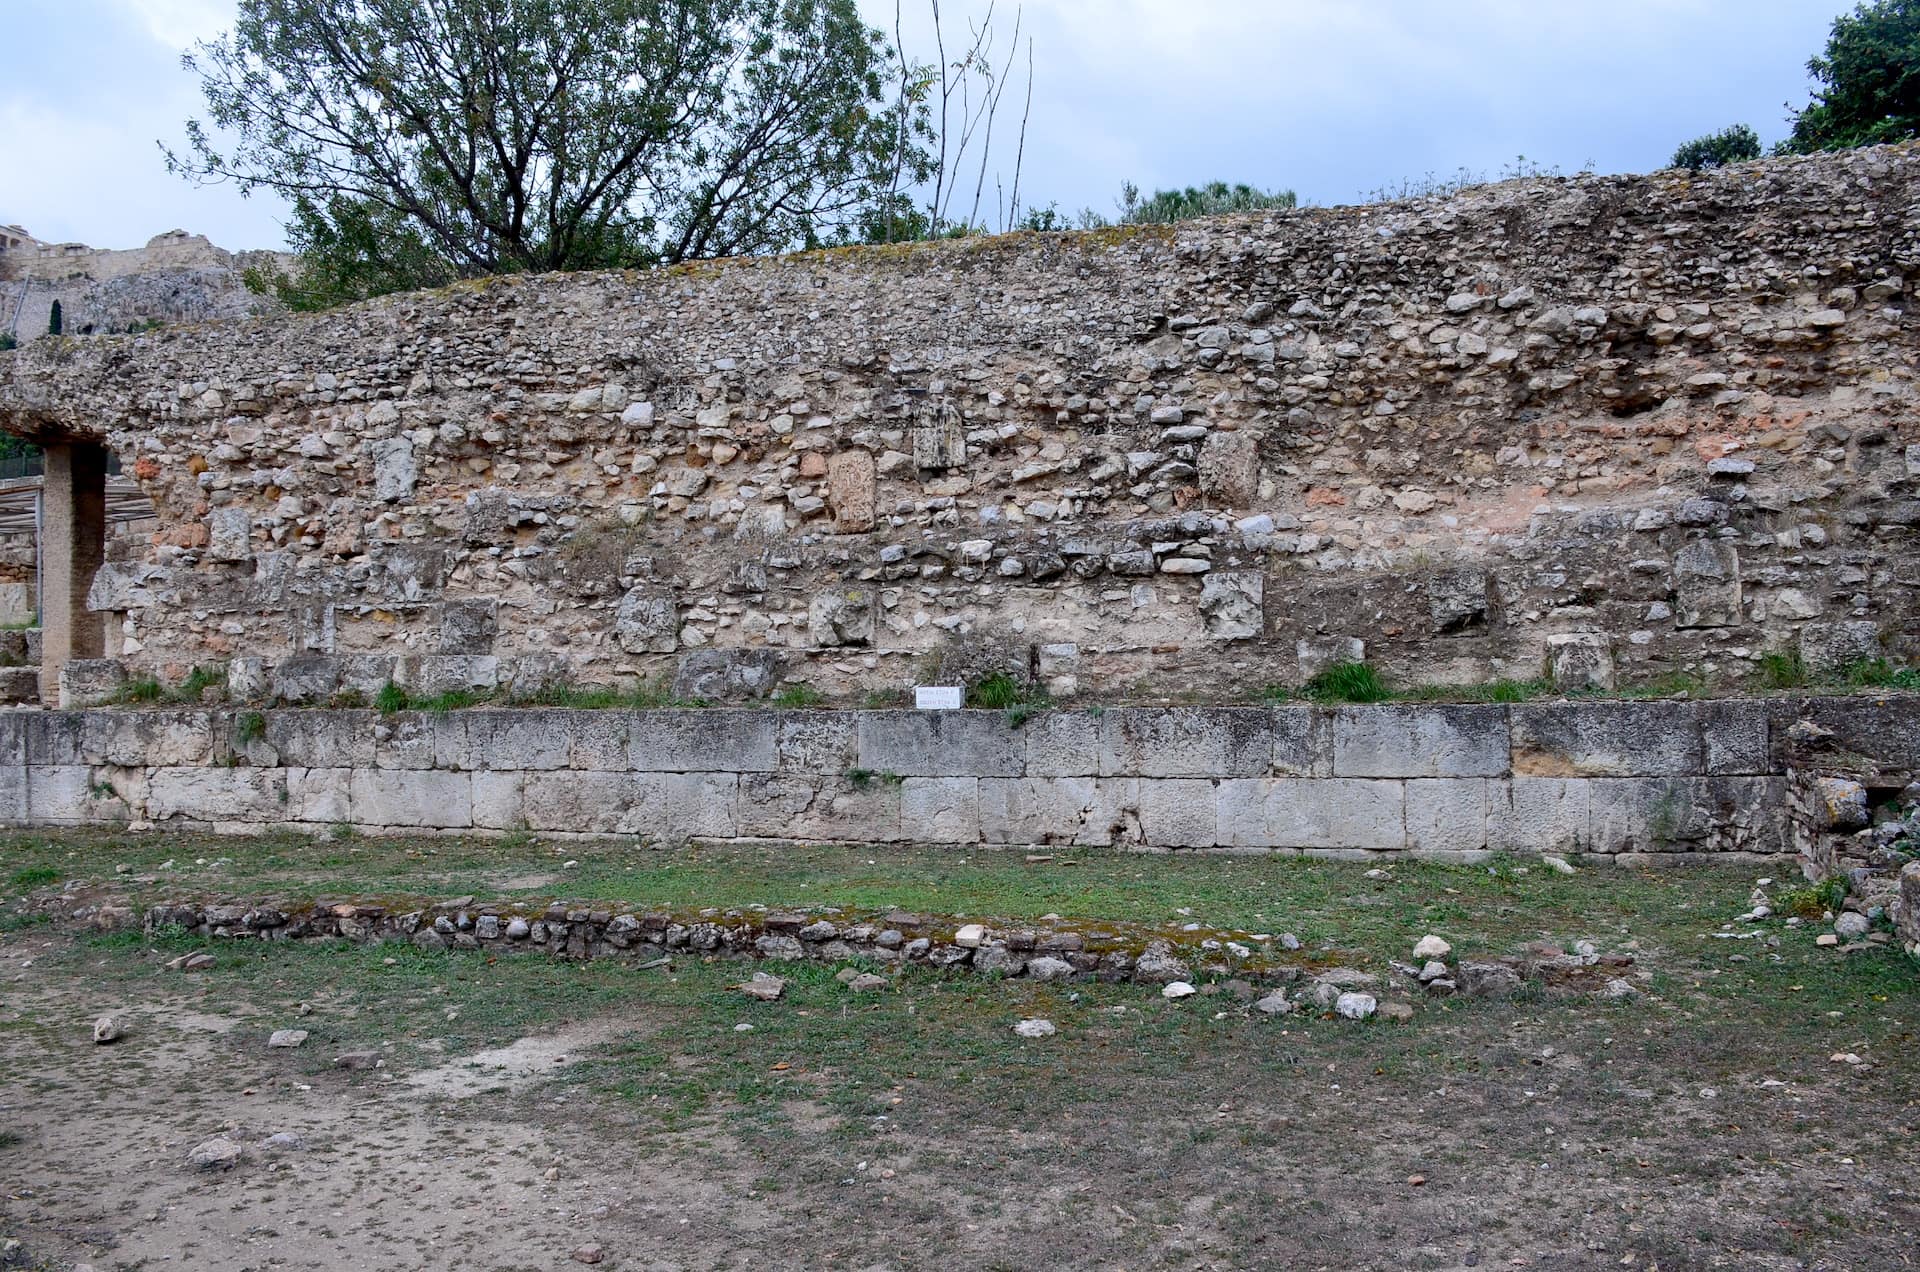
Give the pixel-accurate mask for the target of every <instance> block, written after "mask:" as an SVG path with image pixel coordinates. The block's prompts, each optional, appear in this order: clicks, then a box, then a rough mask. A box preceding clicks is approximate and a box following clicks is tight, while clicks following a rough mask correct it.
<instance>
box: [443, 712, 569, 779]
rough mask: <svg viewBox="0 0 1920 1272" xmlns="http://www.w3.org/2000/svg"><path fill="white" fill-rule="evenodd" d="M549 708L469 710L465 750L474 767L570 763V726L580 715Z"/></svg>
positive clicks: (553, 766) (542, 766)
mask: <svg viewBox="0 0 1920 1272" xmlns="http://www.w3.org/2000/svg"><path fill="white" fill-rule="evenodd" d="M585 714H589V713H585V712H576V711H562V710H552V709H539V710H510V711H469V712H467V713H466V716H467V749H468V755H469V756H470V757H471V762H472V766H473V767H474V768H476V769H489V770H504V769H558V768H566V767H568V766H569V765H570V764H572V762H573V726H574V722H575V721H576V720H578V719H579V718H580V717H581V716H582V715H585Z"/></svg>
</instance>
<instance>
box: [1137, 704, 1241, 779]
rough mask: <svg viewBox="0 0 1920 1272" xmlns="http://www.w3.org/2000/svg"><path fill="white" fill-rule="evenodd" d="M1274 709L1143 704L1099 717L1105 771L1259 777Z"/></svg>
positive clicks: (1174, 775) (1143, 774)
mask: <svg viewBox="0 0 1920 1272" xmlns="http://www.w3.org/2000/svg"><path fill="white" fill-rule="evenodd" d="M1273 758H1274V713H1273V712H1272V711H1270V710H1268V709H1267V708H1264V707H1165V708H1162V707H1150V708H1149V707H1142V708H1123V709H1121V710H1117V711H1108V712H1106V713H1105V714H1104V715H1102V716H1101V717H1100V773H1101V775H1102V776H1103V777H1263V776H1265V775H1266V774H1267V773H1269V772H1270V771H1271V770H1272V766H1273Z"/></svg>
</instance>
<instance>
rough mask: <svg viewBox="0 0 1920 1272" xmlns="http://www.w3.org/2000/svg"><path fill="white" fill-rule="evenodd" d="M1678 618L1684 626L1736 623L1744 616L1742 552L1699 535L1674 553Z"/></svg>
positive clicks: (1729, 625) (1676, 617)
mask: <svg viewBox="0 0 1920 1272" xmlns="http://www.w3.org/2000/svg"><path fill="white" fill-rule="evenodd" d="M1673 590H1674V599H1675V605H1674V616H1675V617H1674V621H1675V623H1676V625H1678V626H1680V627H1733V626H1737V625H1738V624H1739V623H1740V622H1741V620H1742V617H1743V615H1742V612H1741V605H1740V552H1739V549H1737V548H1735V547H1734V546H1733V545H1732V544H1730V543H1724V542H1721V541H1720V540H1717V539H1696V540H1695V541H1694V542H1692V543H1689V544H1688V545H1687V546H1686V547H1684V548H1682V549H1680V551H1678V552H1676V553H1674V554H1673Z"/></svg>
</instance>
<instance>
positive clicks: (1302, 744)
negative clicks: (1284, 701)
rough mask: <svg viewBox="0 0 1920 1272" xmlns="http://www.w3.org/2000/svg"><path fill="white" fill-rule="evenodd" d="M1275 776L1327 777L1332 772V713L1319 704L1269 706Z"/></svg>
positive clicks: (1272, 768)
mask: <svg viewBox="0 0 1920 1272" xmlns="http://www.w3.org/2000/svg"><path fill="white" fill-rule="evenodd" d="M1270 771H1271V772H1272V774H1273V775H1274V776H1275V777H1329V776H1331V775H1332V774H1333V713H1332V712H1330V711H1327V710H1324V709H1323V708H1320V707H1275V708H1274V709H1273V764H1272V767H1271V769H1270Z"/></svg>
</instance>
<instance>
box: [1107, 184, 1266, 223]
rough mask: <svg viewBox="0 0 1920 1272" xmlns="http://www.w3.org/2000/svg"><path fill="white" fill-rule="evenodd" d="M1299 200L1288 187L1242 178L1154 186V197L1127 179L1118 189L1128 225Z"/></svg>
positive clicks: (1255, 209)
mask: <svg viewBox="0 0 1920 1272" xmlns="http://www.w3.org/2000/svg"><path fill="white" fill-rule="evenodd" d="M1298 202H1299V200H1298V199H1297V198H1296V197H1295V196H1294V193H1293V191H1291V190H1260V189H1256V188H1255V187H1253V186H1250V185H1247V184H1246V183H1245V182H1240V183H1237V184H1235V185H1228V184H1227V183H1226V182H1224V181H1213V182H1209V183H1208V184H1206V185H1203V186H1199V187H1195V186H1188V187H1187V188H1186V189H1184V190H1155V191H1154V192H1153V197H1151V198H1145V199H1143V198H1141V197H1140V187H1139V186H1137V185H1134V184H1133V183H1132V182H1131V181H1129V182H1127V183H1126V185H1124V186H1122V187H1121V189H1120V220H1121V221H1122V222H1123V223H1126V224H1130V225H1167V224H1170V223H1172V222H1174V221H1190V220H1192V219H1193V218H1195V217H1200V216H1218V215H1220V214H1221V213H1224V212H1258V211H1263V210H1265V209H1268V208H1291V207H1293V206H1294V205H1295V204H1296V203H1298Z"/></svg>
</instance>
